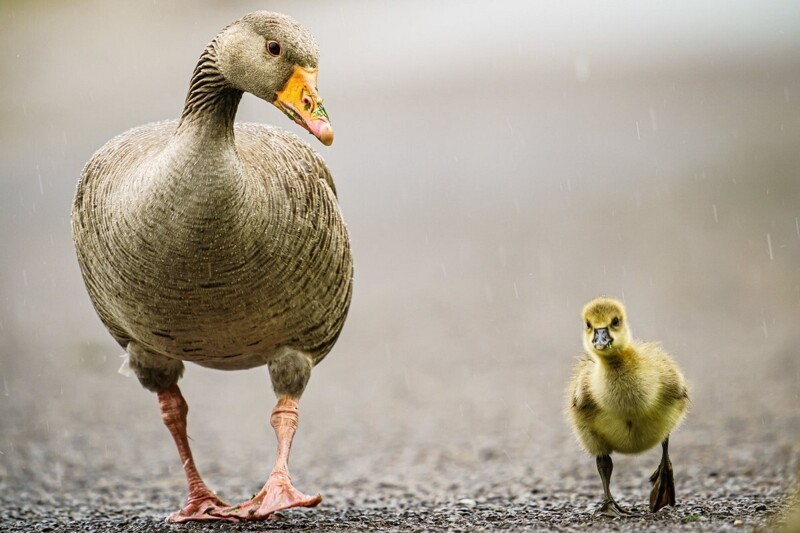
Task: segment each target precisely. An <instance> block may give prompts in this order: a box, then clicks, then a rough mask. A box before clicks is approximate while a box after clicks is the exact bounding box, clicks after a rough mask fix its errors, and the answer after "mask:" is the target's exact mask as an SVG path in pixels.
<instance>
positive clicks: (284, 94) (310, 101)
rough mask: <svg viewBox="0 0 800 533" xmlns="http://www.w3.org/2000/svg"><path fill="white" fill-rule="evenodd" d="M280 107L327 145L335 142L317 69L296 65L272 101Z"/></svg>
mask: <svg viewBox="0 0 800 533" xmlns="http://www.w3.org/2000/svg"><path fill="white" fill-rule="evenodd" d="M272 103H273V104H275V105H276V106H277V107H278V109H280V110H281V111H283V112H284V113H286V115H287V116H288V117H289V118H290V119H292V120H294V121H295V122H297V123H298V124H300V125H301V126H303V127H304V128H305V129H307V130H308V131H309V132H311V134H312V135H314V137H316V138H317V139H319V140H320V142H321V143H322V144H324V145H325V146H330V145H331V143H332V142H333V128H332V127H331V121H330V119H329V118H328V113H326V112H325V108H324V107H322V98H320V97H319V95H318V94H317V71H316V70H309V69H307V68H303V67H301V66H296V67H294V71H293V72H292V75H291V77H290V78H289V81H287V82H286V85H285V86H284V87H283V89H281V91H280V92H279V93H276V94H275V101H274V102H272Z"/></svg>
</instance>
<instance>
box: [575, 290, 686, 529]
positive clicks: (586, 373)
mask: <svg viewBox="0 0 800 533" xmlns="http://www.w3.org/2000/svg"><path fill="white" fill-rule="evenodd" d="M583 346H584V348H585V350H586V353H585V354H584V355H583V356H582V357H581V359H580V360H579V361H578V363H577V364H576V365H575V369H574V371H573V375H572V380H571V381H570V384H569V388H568V390H567V394H568V396H567V413H568V416H569V421H570V423H571V424H572V429H573V431H574V432H575V435H576V437H577V438H578V442H580V444H581V446H582V447H583V448H584V449H585V450H586V451H587V452H588V453H590V454H592V455H594V456H595V457H596V458H597V470H598V472H599V473H600V479H601V481H602V482H603V492H604V495H605V497H604V500H603V504H602V505H601V507H600V508H599V509H598V510H597V511H596V512H595V514H600V515H605V516H620V515H629V514H632V513H630V512H629V511H625V510H623V509H622V508H621V507H620V506H619V505H618V504H617V502H616V501H614V498H613V497H612V496H611V489H610V482H611V472H612V470H613V468H614V464H613V462H612V461H611V452H619V453H626V454H634V453H641V452H643V451H646V450H649V449H650V448H652V447H654V446H655V445H657V444H658V443H661V448H662V455H661V463H660V464H659V466H658V468H657V469H656V471H655V472H654V473H653V475H652V476H651V477H650V481H651V483H652V484H653V489H652V492H651V493H650V510H651V511H652V512H656V511H658V510H659V509H661V508H662V507H664V506H665V505H672V506H674V505H675V483H674V481H673V475H672V463H671V462H670V459H669V453H668V447H669V435H670V433H671V432H672V431H673V430H674V429H675V428H676V427H677V426H678V424H680V423H681V421H682V420H683V418H684V416H686V412H687V410H688V408H689V392H688V389H687V385H686V380H685V379H684V377H683V374H682V373H681V370H680V368H678V365H677V364H676V363H675V361H673V360H672V358H671V357H670V356H669V355H668V354H667V353H666V352H665V351H664V350H663V349H662V348H661V346H660V345H658V344H656V343H649V342H640V341H638V340H634V339H632V338H631V332H630V328H629V327H628V318H627V316H626V313H625V307H624V306H623V305H622V303H621V302H619V301H617V300H615V299H613V298H606V297H601V298H596V299H594V300H592V301H591V302H589V303H588V304H586V306H585V307H584V308H583Z"/></svg>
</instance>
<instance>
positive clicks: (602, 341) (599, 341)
mask: <svg viewBox="0 0 800 533" xmlns="http://www.w3.org/2000/svg"><path fill="white" fill-rule="evenodd" d="M613 342H614V339H612V338H611V335H609V334H608V328H597V329H596V330H594V337H592V345H594V349H595V350H605V349H606V348H608V347H609V346H611V344H612V343H613Z"/></svg>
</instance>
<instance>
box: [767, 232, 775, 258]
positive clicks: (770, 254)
mask: <svg viewBox="0 0 800 533" xmlns="http://www.w3.org/2000/svg"><path fill="white" fill-rule="evenodd" d="M767 249H768V250H769V260H770V261H772V260H773V259H775V256H773V255H772V237H770V234H769V233H767Z"/></svg>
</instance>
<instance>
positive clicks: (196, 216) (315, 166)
mask: <svg viewBox="0 0 800 533" xmlns="http://www.w3.org/2000/svg"><path fill="white" fill-rule="evenodd" d="M317 64H318V50H317V46H316V44H315V43H314V41H313V39H312V37H311V35H310V34H309V33H308V32H307V31H306V30H305V29H304V28H303V27H302V26H300V25H299V24H298V23H297V22H295V21H294V20H293V19H291V18H289V17H286V16H284V15H279V14H276V13H268V12H256V13H250V14H249V15H246V16H245V17H243V18H241V19H239V20H237V21H235V22H233V23H232V24H230V25H228V26H227V27H226V28H224V29H223V30H222V31H221V32H220V33H219V34H218V35H217V36H216V37H215V38H214V39H213V40H212V41H211V43H210V44H209V45H208V46H206V48H205V50H204V51H203V53H202V55H201V56H200V60H199V61H198V63H197V67H196V68H195V70H194V74H193V75H192V79H191V84H190V87H189V93H188V95H187V97H186V103H185V106H184V109H183V114H182V115H181V118H180V120H177V121H168V122H159V123H155V124H148V125H145V126H141V127H139V128H134V129H132V130H130V131H128V132H126V133H123V134H122V135H120V136H118V137H116V138H114V139H112V140H111V141H109V142H108V143H107V144H106V145H105V146H103V147H102V148H101V149H100V150H99V151H98V152H97V153H95V154H94V156H92V158H91V159H90V160H89V162H88V163H87V165H86V167H85V168H84V170H83V174H82V176H81V180H80V183H79V185H78V189H77V192H76V195H75V201H74V205H73V210H72V232H73V238H74V241H75V247H76V249H77V255H78V261H79V263H80V267H81V271H82V274H83V279H84V281H85V283H86V287H87V289H88V293H89V296H90V298H91V300H92V303H93V304H94V307H95V309H96V311H97V313H98V315H99V316H100V319H101V320H102V321H103V323H104V324H105V326H106V327H107V328H108V330H109V332H110V333H111V335H112V336H113V337H114V339H116V340H117V342H119V344H120V345H122V346H123V347H124V348H125V350H126V352H127V354H126V355H127V362H128V364H129V366H130V369H132V371H133V372H134V373H135V374H136V376H137V377H138V378H139V381H140V382H141V384H142V385H143V386H144V387H145V388H147V389H149V390H151V391H153V392H155V393H156V394H157V395H158V400H159V405H160V409H161V416H162V418H163V421H164V423H165V424H166V426H167V428H168V429H169V431H170V433H171V434H172V437H173V439H174V440H175V444H176V445H177V448H178V453H179V454H180V458H181V462H182V463H183V466H184V470H185V473H186V480H187V483H188V487H189V499H188V504H187V505H186V506H185V507H184V508H183V509H182V510H181V511H179V512H176V513H173V514H172V515H170V516H169V517H168V518H167V521H168V522H184V521H190V520H257V519H263V518H267V517H269V516H270V515H272V514H273V513H274V512H276V511H278V510H281V509H286V508H290V507H296V506H314V505H317V504H318V503H319V502H320V501H321V497H320V496H319V495H316V496H307V495H305V494H303V493H301V492H299V491H298V490H296V489H295V488H294V487H293V485H292V482H291V478H290V477H289V472H288V461H289V450H290V447H291V443H292V439H293V437H294V433H295V430H296V428H297V423H298V401H299V399H300V396H301V395H302V394H303V390H304V389H305V387H306V383H307V382H308V379H309V376H310V375H311V369H312V368H313V367H314V365H316V364H317V363H319V362H320V361H321V360H322V359H323V358H324V357H325V355H326V354H327V353H328V352H329V351H330V350H331V348H332V347H333V345H334V343H335V342H336V339H337V337H338V336H339V333H340V331H341V329H342V326H343V324H344V321H345V316H346V314H347V310H348V306H349V304H350V296H351V292H352V270H353V267H352V257H351V253H350V244H349V240H348V235H347V231H346V228H345V224H344V222H343V221H342V217H341V214H340V212H339V207H338V204H337V200H336V191H335V188H334V184H333V180H332V179H331V175H330V173H329V172H328V168H327V167H326V166H325V163H324V162H323V160H322V158H321V157H320V156H319V155H317V154H316V153H315V152H314V151H313V150H312V149H311V147H310V146H309V145H308V144H306V143H305V142H303V141H301V140H300V139H299V138H298V137H296V136H295V135H293V134H291V133H288V132H285V131H282V130H279V129H275V128H272V127H269V126H264V125H260V124H235V123H234V117H235V115H236V109H237V107H238V105H239V101H240V100H241V98H242V94H243V93H244V92H249V93H251V94H254V95H255V96H257V97H259V98H262V99H264V100H266V101H267V102H271V103H273V104H275V105H276V106H277V107H278V108H280V109H281V110H282V111H284V112H285V113H286V114H287V115H288V116H289V117H290V118H291V119H292V120H294V121H295V122H297V123H298V124H300V125H301V126H303V127H304V128H306V129H307V130H308V131H309V132H311V133H312V134H313V135H314V136H315V137H317V138H318V139H319V140H320V141H321V142H322V143H323V144H325V145H330V144H331V143H332V142H333V130H332V129H331V126H330V122H329V120H328V115H327V114H326V112H325V109H324V108H323V106H322V99H321V98H320V97H319V96H318V94H317ZM186 361H189V362H192V363H196V364H199V365H202V366H204V367H208V368H214V369H218V370H238V369H246V368H252V367H257V366H261V365H268V367H269V372H270V376H271V380H272V386H273V388H274V390H275V393H276V395H277V397H278V402H277V405H276V407H275V408H274V410H273V411H272V416H271V420H270V421H271V424H272V427H273V428H274V429H275V433H276V436H277V441H278V453H277V459H276V462H275V466H274V468H273V470H272V473H271V474H270V476H269V479H268V481H267V482H266V484H265V485H264V488H263V489H262V490H261V491H260V492H259V493H258V494H256V495H255V496H254V497H253V498H252V499H251V500H249V501H247V502H245V503H243V504H241V505H238V506H235V507H230V506H228V505H227V504H225V503H223V502H222V501H221V500H220V499H219V498H217V496H216V495H215V494H214V493H213V492H212V491H211V490H209V489H208V487H207V486H206V485H205V483H204V482H203V480H202V479H201V477H200V474H199V473H198V471H197V468H196V467H195V464H194V461H193V459H192V452H191V450H190V448H189V441H188V439H187V435H186V414H187V411H188V407H187V404H186V401H185V400H184V398H183V396H182V395H181V392H180V390H179V388H178V385H177V382H178V379H179V378H180V377H181V375H182V373H183V368H184V362H186Z"/></svg>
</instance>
